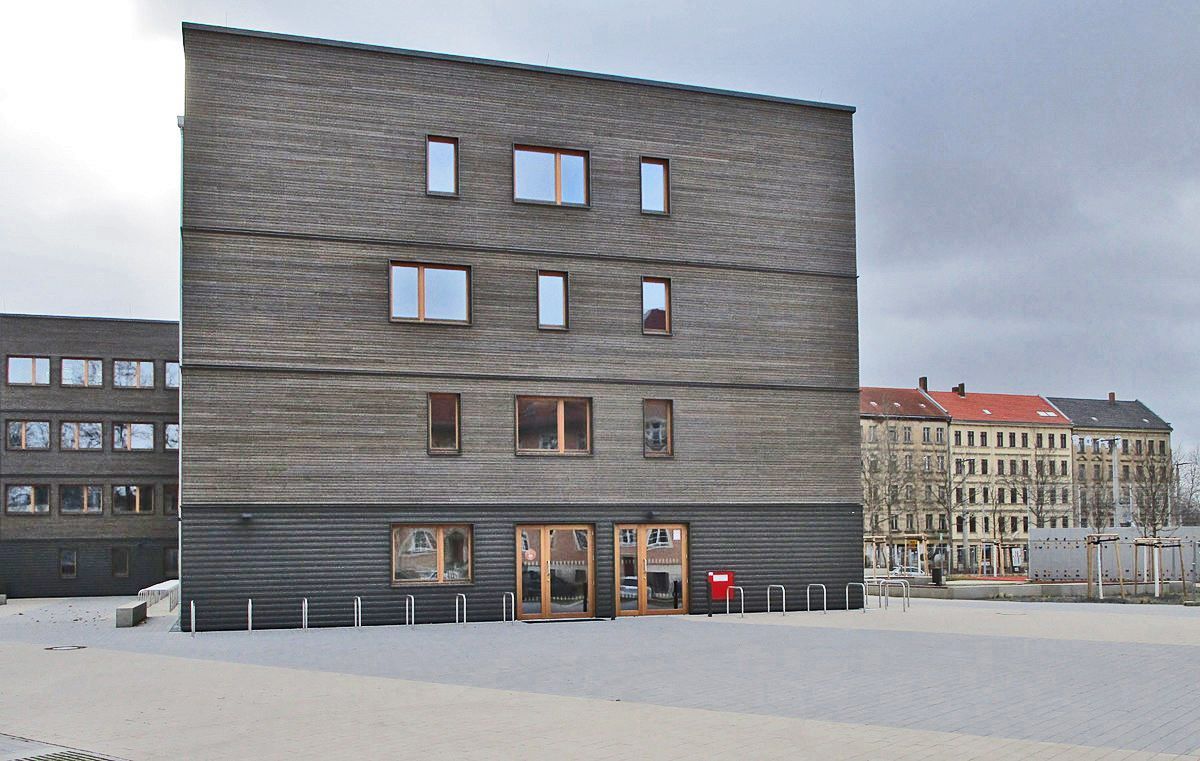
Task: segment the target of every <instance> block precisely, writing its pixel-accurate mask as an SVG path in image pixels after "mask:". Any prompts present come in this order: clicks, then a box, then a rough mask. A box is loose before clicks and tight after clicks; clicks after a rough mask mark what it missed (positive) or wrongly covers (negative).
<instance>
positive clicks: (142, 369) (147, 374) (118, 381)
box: [113, 359, 154, 388]
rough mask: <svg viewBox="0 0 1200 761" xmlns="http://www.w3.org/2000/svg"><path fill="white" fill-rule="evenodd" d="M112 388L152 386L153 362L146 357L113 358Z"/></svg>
mask: <svg viewBox="0 0 1200 761" xmlns="http://www.w3.org/2000/svg"><path fill="white" fill-rule="evenodd" d="M113 388H154V362H153V361H151V360H148V359H116V360H113Z"/></svg>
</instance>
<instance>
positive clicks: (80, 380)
mask: <svg viewBox="0 0 1200 761" xmlns="http://www.w3.org/2000/svg"><path fill="white" fill-rule="evenodd" d="M61 383H62V385H64V386H88V387H97V388H98V387H101V386H103V385H104V360H102V359H64V360H63V361H62V381H61Z"/></svg>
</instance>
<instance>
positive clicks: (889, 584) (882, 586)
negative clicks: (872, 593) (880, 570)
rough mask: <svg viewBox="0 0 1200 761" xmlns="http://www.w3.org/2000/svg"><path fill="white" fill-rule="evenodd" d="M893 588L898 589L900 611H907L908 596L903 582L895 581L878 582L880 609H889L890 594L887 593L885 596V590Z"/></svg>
mask: <svg viewBox="0 0 1200 761" xmlns="http://www.w3.org/2000/svg"><path fill="white" fill-rule="evenodd" d="M893 587H899V588H900V604H901V608H900V609H901V611H906V610H908V606H909V604H910V603H909V601H908V594H907V590H906V589H905V583H904V582H903V581H899V580H896V579H892V580H885V581H881V582H879V599H880V602H881V607H883V608H889V607H891V601H892V593H891V592H887V593H886V594H885V590H889V589H891V588H893Z"/></svg>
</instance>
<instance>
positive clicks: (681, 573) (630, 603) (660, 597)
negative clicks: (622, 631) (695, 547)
mask: <svg viewBox="0 0 1200 761" xmlns="http://www.w3.org/2000/svg"><path fill="white" fill-rule="evenodd" d="M615 531H616V536H615V541H616V577H617V614H618V615H648V614H655V613H685V612H687V608H688V585H687V526H685V525H683V524H681V523H652V524H647V523H643V524H630V525H619V526H617V527H616V530H615Z"/></svg>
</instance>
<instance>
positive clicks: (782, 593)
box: [767, 584, 787, 616]
mask: <svg viewBox="0 0 1200 761" xmlns="http://www.w3.org/2000/svg"><path fill="white" fill-rule="evenodd" d="M772 589H778V590H779V594H780V597H781V598H782V602H783V611H782V612H783V615H785V616H786V615H787V589H785V588H784V586H783V585H782V584H768V585H767V612H768V613H770V612H771V590H772Z"/></svg>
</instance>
